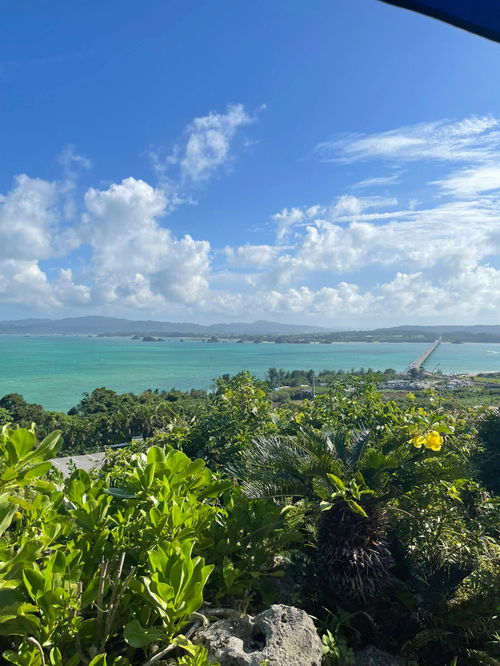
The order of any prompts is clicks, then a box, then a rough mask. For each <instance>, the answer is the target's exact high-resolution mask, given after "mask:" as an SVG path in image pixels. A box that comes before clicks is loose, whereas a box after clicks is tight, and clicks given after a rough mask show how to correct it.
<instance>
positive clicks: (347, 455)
mask: <svg viewBox="0 0 500 666" xmlns="http://www.w3.org/2000/svg"><path fill="white" fill-rule="evenodd" d="M229 471H230V472H231V473H232V475H233V476H235V477H236V478H238V479H239V481H240V483H241V484H242V486H243V488H244V490H245V492H246V493H247V494H248V495H249V496H250V497H254V498H258V497H272V498H274V499H275V500H276V501H278V502H282V503H283V504H286V503H287V501H290V499H291V500H292V501H294V500H298V499H300V498H303V499H304V500H305V501H306V504H307V506H308V508H309V510H310V511H311V512H313V513H314V512H315V511H318V510H321V513H320V516H319V522H318V530H317V543H316V546H317V549H316V552H317V560H318V564H319V567H320V571H319V576H320V577H321V582H320V583H321V586H322V589H323V592H326V593H328V594H329V595H330V596H333V597H334V598H335V599H336V600H338V602H339V603H341V604H343V605H344V606H345V607H346V608H348V607H350V606H352V605H357V606H358V607H359V603H360V602H366V601H368V600H369V599H373V598H375V597H376V596H377V595H379V593H380V592H381V591H382V590H383V588H384V586H385V585H386V584H387V583H388V581H389V579H390V569H391V566H392V556H391V553H390V550H389V546H388V536H387V532H388V510H389V506H390V505H393V506H394V505H395V504H397V501H398V499H399V498H400V497H402V496H403V495H404V494H405V493H407V492H409V491H410V490H412V489H414V488H415V487H416V486H418V485H421V484H425V483H429V482H431V481H433V480H436V481H438V482H439V480H441V479H443V478H445V477H447V476H450V477H453V478H456V473H457V470H456V469H455V468H453V465H450V466H448V467H447V468H445V467H444V466H443V465H442V461H441V460H440V459H439V458H437V457H436V456H435V454H434V453H431V452H430V451H422V450H418V449H416V448H415V446H411V444H408V442H407V441H406V440H404V441H403V442H402V441H401V439H400V438H398V437H395V436H382V438H380V437H379V436H378V435H377V434H372V433H370V432H369V431H368V430H361V431H357V432H348V431H345V430H344V431H338V432H336V433H322V432H318V431H317V430H303V431H300V432H299V433H298V434H297V435H293V436H282V437H279V436H271V437H261V438H257V439H256V440H255V441H254V442H253V445H252V446H251V447H248V448H247V449H246V450H245V452H244V454H243V457H242V459H241V461H240V462H239V463H238V464H237V465H233V466H232V467H230V470H229Z"/></svg>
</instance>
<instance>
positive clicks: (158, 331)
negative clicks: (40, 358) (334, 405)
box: [0, 316, 331, 338]
mask: <svg viewBox="0 0 500 666" xmlns="http://www.w3.org/2000/svg"><path fill="white" fill-rule="evenodd" d="M328 330H331V329H328V328H321V327H319V326H309V325H296V324H280V323H278V322H273V321H262V320H261V321H254V322H252V323H249V324H247V323H243V322H236V323H230V324H223V323H220V324H209V325H203V324H191V323H187V322H169V321H153V320H146V321H134V320H131V319H119V318H117V317H96V316H88V317H67V318H65V319H18V320H14V321H0V333H4V334H5V333H10V334H15V333H22V334H42V335H43V334H59V335H82V334H86V335H88V334H91V333H94V334H96V335H112V336H135V335H137V336H140V337H142V336H144V335H147V336H152V337H158V336H168V337H172V338H175V337H190V336H198V337H199V336H203V337H209V338H210V337H212V336H217V335H218V336H225V337H232V336H238V337H241V336H242V335H287V334H290V335H291V334H301V333H320V332H327V331H328Z"/></svg>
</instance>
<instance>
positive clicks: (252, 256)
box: [224, 244, 279, 270]
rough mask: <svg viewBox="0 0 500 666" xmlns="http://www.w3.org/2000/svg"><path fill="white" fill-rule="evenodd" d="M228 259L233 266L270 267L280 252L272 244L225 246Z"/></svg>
mask: <svg viewBox="0 0 500 666" xmlns="http://www.w3.org/2000/svg"><path fill="white" fill-rule="evenodd" d="M224 253H225V255H226V261H227V264H228V266H230V267H231V268H240V269H241V268H252V269H257V270H258V269H262V268H267V267H269V266H270V265H271V264H272V262H273V261H274V259H275V258H276V256H277V255H278V253H279V249H278V248H277V247H274V246H272V245H250V244H247V245H242V246H240V247H235V248H232V247H228V246H226V247H225V248H224Z"/></svg>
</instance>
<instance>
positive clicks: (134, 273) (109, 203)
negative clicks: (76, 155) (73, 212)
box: [83, 178, 210, 307]
mask: <svg viewBox="0 0 500 666" xmlns="http://www.w3.org/2000/svg"><path fill="white" fill-rule="evenodd" d="M166 205H167V201H166V198H165V195H164V193H163V192H162V191H161V190H159V189H155V188H154V187H152V186H151V185H149V184H148V183H146V182H145V181H143V180H136V179H135V178H126V179H125V180H123V181H122V182H121V183H120V184H113V185H111V186H110V187H109V188H108V189H106V190H95V189H90V190H89V191H88V192H87V193H86V195H85V206H86V213H85V215H84V224H83V230H84V238H85V241H86V242H87V243H88V244H90V245H91V246H92V248H93V254H92V265H93V276H94V281H95V293H96V297H98V298H99V300H102V301H104V302H107V303H113V302H120V303H121V304H122V305H130V306H136V307H141V306H149V305H152V304H153V305H157V306H158V305H160V304H161V303H162V302H164V301H165V299H167V300H170V301H174V302H180V303H185V304H188V303H196V302H197V301H198V300H199V299H200V297H201V296H202V295H203V292H204V291H205V290H206V288H207V279H206V274H207V273H208V270H209V251H210V244H209V243H208V242H207V241H195V240H193V238H192V237H191V236H189V235H185V236H184V237H182V238H180V239H178V238H175V237H174V236H173V235H172V234H171V232H170V231H169V230H168V229H166V228H165V227H163V226H161V225H160V223H159V218H161V217H162V216H163V215H164V213H165V210H166Z"/></svg>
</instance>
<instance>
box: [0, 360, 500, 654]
mask: <svg viewBox="0 0 500 666" xmlns="http://www.w3.org/2000/svg"><path fill="white" fill-rule="evenodd" d="M273 377H274V375H273ZM275 379H276V381H279V380H280V376H279V373H278V376H277V378H275ZM156 395H157V397H155V395H153V396H149V397H148V396H143V398H142V400H143V402H142V403H140V404H142V405H143V407H144V409H145V412H144V413H148V414H149V416H148V417H147V419H146V417H145V416H144V415H143V416H144V419H145V421H144V423H146V422H147V423H148V424H149V425H148V427H149V428H150V430H149V431H147V432H149V434H150V435H151V437H150V438H149V439H147V440H146V441H143V442H138V441H136V442H134V443H133V444H131V445H130V446H127V447H125V448H123V449H120V450H116V451H111V450H108V453H107V455H106V459H105V461H104V464H103V465H102V467H101V468H100V469H99V470H95V471H93V472H92V473H86V472H84V471H82V470H74V471H73V473H72V474H71V475H70V476H69V478H66V479H64V478H62V476H61V475H60V474H59V473H58V472H56V471H55V469H54V468H53V467H52V465H51V463H50V459H51V458H53V457H54V456H55V455H56V452H57V450H58V449H59V450H62V451H66V452H67V450H68V449H67V448H66V449H63V448H61V443H62V442H61V440H62V438H61V435H60V433H58V432H53V433H50V434H47V433H46V427H47V423H45V424H44V429H42V431H41V435H40V436H38V435H37V432H36V431H35V428H34V426H31V425H30V423H28V422H27V421H28V419H29V418H30V417H31V416H33V415H34V414H33V413H32V412H33V409H32V408H30V409H27V408H26V403H24V405H23V402H21V401H20V400H19V399H17V398H15V397H14V398H13V397H12V396H10V397H9V400H4V401H3V404H2V405H1V406H0V407H3V410H4V411H5V412H6V413H5V414H3V417H6V418H7V417H9V416H12V414H13V413H14V412H15V410H16V409H17V410H18V411H17V412H16V413H17V414H19V415H22V417H23V418H22V419H20V421H21V423H22V425H24V426H28V427H16V426H14V425H12V426H5V427H4V428H3V431H2V436H1V438H0V536H1V537H2V544H1V546H0V650H1V653H2V655H3V660H4V662H5V663H12V664H18V665H19V666H28V665H30V666H44V665H45V664H51V665H52V666H62V665H63V664H64V665H65V666H67V665H69V666H77V665H79V664H85V665H92V666H97V665H101V666H102V665H106V664H107V665H108V666H110V665H112V666H126V665H127V664H128V665H134V666H135V665H137V664H142V665H143V666H146V665H148V666H149V665H150V664H155V663H158V664H162V663H163V664H169V663H171V664H184V665H185V666H189V665H190V666H209V664H210V660H209V658H208V655H207V653H206V651H205V650H204V649H203V648H201V647H200V646H198V645H197V644H196V632H197V630H198V628H199V627H200V626H202V625H203V624H204V623H206V622H209V621H211V620H212V619H214V618H216V617H219V615H220V612H222V610H223V609H232V610H233V611H234V610H236V611H237V612H250V613H253V612H257V611H258V610H260V609H261V608H263V607H265V606H268V605H270V604H272V603H290V604H294V605H297V606H300V607H302V608H304V609H305V610H307V611H308V612H310V613H311V614H312V615H313V616H314V617H315V618H316V620H317V623H318V631H319V632H320V634H322V636H323V643H324V646H325V650H324V651H325V664H337V663H338V664H341V663H345V664H348V663H351V662H353V659H354V653H355V651H356V650H357V649H360V648H362V647H364V646H366V645H370V644H372V645H375V646H377V647H378V648H380V649H385V650H387V651H389V652H392V653H394V654H398V655H400V656H401V657H402V658H403V659H404V660H406V661H407V663H408V664H420V665H421V666H424V665H425V666H441V665H443V666H448V665H449V664H452V663H454V664H455V665H456V666H468V665H469V664H470V665H474V664H476V665H485V664H495V663H497V662H498V657H499V655H500V641H499V633H498V631H499V628H498V624H497V621H498V618H497V610H496V609H497V606H498V595H497V589H498V586H497V582H498V574H499V566H498V564H499V554H500V553H499V544H498V540H497V532H496V530H497V526H498V496H497V494H496V493H498V474H495V470H496V469H497V467H498V444H499V442H498V433H499V428H500V425H499V424H500V421H499V419H500V414H499V412H498V410H495V409H484V410H470V409H465V408H456V409H450V408H449V406H445V405H446V403H444V402H443V400H442V399H441V398H440V397H439V396H438V395H436V394H433V393H432V392H428V393H427V394H426V395H425V396H424V397H423V398H422V397H421V398H420V399H419V400H418V401H416V400H415V399H414V397H413V396H409V397H408V398H407V400H406V401H405V402H403V401H401V400H399V401H398V402H393V401H391V400H387V399H384V398H383V397H382V396H381V395H380V394H379V393H378V391H377V389H376V387H375V385H374V383H373V382H372V381H371V377H370V376H369V375H364V376H351V375H342V376H339V377H336V380H335V382H334V383H333V384H332V385H331V386H330V388H329V389H328V390H327V391H325V392H323V393H322V394H321V395H318V396H316V397H315V398H314V399H311V400H302V401H300V402H297V401H296V402H293V403H284V404H282V405H281V406H280V407H276V406H275V405H274V404H273V402H272V401H271V399H270V391H269V386H268V385H266V384H264V383H262V382H259V381H257V380H255V379H253V378H252V377H251V376H250V375H249V374H248V373H240V374H239V375H237V376H236V377H233V378H229V377H224V378H221V380H219V381H218V383H217V385H216V390H215V392H214V393H213V395H211V396H204V397H203V398H202V399H201V397H200V402H199V403H198V406H197V407H196V409H195V408H192V409H191V408H188V403H187V402H186V401H185V400H184V398H182V397H179V396H178V397H177V400H168V399H167V396H166V394H165V395H162V396H161V399H160V396H159V394H156ZM157 398H158V399H157ZM167 403H168V405H167ZM179 403H181V404H179ZM148 405H149V407H148V409H149V408H150V409H151V412H148V410H147V409H146V407H147V406H148ZM153 405H154V407H153ZM165 405H167V406H165ZM28 407H29V406H28ZM23 409H25V413H24V414H23V413H22V411H23ZM30 410H31V411H30ZM139 411H140V410H139ZM139 411H138V403H137V402H136V401H134V400H133V399H132V398H129V397H126V395H125V396H117V394H114V393H113V392H108V391H106V390H104V389H99V390H98V391H95V392H94V393H93V394H90V395H87V396H84V399H83V400H82V402H81V403H80V405H79V406H77V408H75V410H74V413H72V414H68V415H66V417H67V418H68V419H88V423H94V425H95V424H97V423H98V422H101V423H104V421H105V420H106V418H107V417H108V416H109V414H110V413H115V414H119V415H120V416H119V418H118V416H116V419H117V420H116V422H115V423H118V422H120V423H122V424H123V423H129V424H130V423H133V422H134V419H138V414H139ZM0 416H2V414H0ZM141 418H142V417H141ZM148 419H149V420H148ZM111 422H112V421H111ZM113 427H114V426H113ZM120 427H121V426H120ZM127 427H129V434H131V433H132V432H134V428H135V426H133V427H132V426H127ZM141 427H143V426H141ZM38 432H40V431H38ZM117 432H118V431H117ZM125 432H126V430H123V431H121V434H122V435H123V434H125ZM44 436H45V437H44ZM100 437H101V440H100V442H101V443H102V442H104V441H105V435H104V434H103V431H100ZM113 437H114V435H113ZM113 437H111V441H113ZM77 449H78V447H77ZM221 607H222V610H221Z"/></svg>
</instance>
